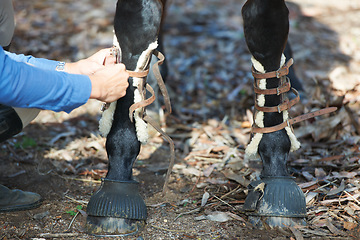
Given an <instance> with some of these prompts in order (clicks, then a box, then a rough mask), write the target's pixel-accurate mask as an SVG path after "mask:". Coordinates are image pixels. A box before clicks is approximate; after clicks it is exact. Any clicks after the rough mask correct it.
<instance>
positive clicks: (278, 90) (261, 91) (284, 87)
mask: <svg viewBox="0 0 360 240" xmlns="http://www.w3.org/2000/svg"><path fill="white" fill-rule="evenodd" d="M284 77H285V76H284ZM290 89H291V85H290V79H289V78H288V77H286V80H285V82H284V83H283V84H282V85H281V86H280V87H277V88H270V89H261V88H259V87H257V86H256V84H255V83H254V92H255V93H257V94H264V95H274V94H276V95H280V94H282V93H286V92H288V91H289V90H290Z"/></svg>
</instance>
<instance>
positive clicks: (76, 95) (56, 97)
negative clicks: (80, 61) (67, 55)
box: [0, 47, 91, 113]
mask: <svg viewBox="0 0 360 240" xmlns="http://www.w3.org/2000/svg"><path fill="white" fill-rule="evenodd" d="M58 63H59V62H57V61H52V60H47V59H42V58H34V57H32V56H25V55H17V54H14V53H9V52H5V51H4V50H3V49H2V48H1V47H0V103H1V104H4V105H8V106H12V107H20V108H39V109H47V110H52V111H56V112H59V111H65V112H68V113H69V112H71V111H72V110H73V109H75V108H77V107H79V106H81V105H83V104H85V103H86V102H87V100H88V99H89V97H90V93H91V81H90V78H89V77H88V76H85V75H77V74H68V73H65V72H58V71H55V68H56V66H57V64H58ZM30 64H31V65H33V66H31V65H30Z"/></svg>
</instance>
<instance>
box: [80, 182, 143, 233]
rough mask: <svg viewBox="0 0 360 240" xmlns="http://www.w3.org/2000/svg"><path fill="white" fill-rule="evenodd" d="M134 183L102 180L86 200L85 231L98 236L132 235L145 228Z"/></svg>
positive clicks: (141, 200)
mask: <svg viewBox="0 0 360 240" xmlns="http://www.w3.org/2000/svg"><path fill="white" fill-rule="evenodd" d="M138 185H139V184H138V183H137V182H135V181H133V182H123V181H115V180H110V179H103V181H102V184H101V187H100V188H99V190H98V191H97V192H96V193H95V194H94V195H93V196H92V197H91V198H90V201H89V203H88V206H87V210H86V211H87V214H88V217H87V219H86V226H85V229H86V231H87V232H88V233H89V234H92V235H98V236H110V235H111V236H125V235H130V234H135V233H137V232H139V231H141V229H142V228H143V227H144V226H145V220H146V217H147V210H146V205H145V202H144V200H143V199H142V197H141V196H140V193H139V188H138Z"/></svg>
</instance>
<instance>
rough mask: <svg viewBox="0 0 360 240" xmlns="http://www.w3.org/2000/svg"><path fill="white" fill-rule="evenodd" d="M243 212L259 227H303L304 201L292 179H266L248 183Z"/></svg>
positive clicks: (301, 193) (302, 194)
mask: <svg viewBox="0 0 360 240" xmlns="http://www.w3.org/2000/svg"><path fill="white" fill-rule="evenodd" d="M244 210H245V212H246V214H247V215H249V221H250V222H251V223H252V224H253V225H255V226H258V227H263V226H264V223H265V224H266V225H268V226H269V227H289V226H294V225H305V224H306V223H305V217H306V201H305V195H304V193H303V192H302V191H301V189H300V187H299V186H298V185H297V184H296V183H295V181H294V180H293V178H291V177H266V178H262V179H261V180H259V181H255V182H252V183H250V185H249V194H248V196H247V197H246V200H245V204H244Z"/></svg>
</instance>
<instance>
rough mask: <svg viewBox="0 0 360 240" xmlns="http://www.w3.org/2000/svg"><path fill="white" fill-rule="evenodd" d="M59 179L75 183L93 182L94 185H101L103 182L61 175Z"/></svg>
mask: <svg viewBox="0 0 360 240" xmlns="http://www.w3.org/2000/svg"><path fill="white" fill-rule="evenodd" d="M59 177H61V178H63V179H67V180H75V181H81V182H92V183H101V180H93V179H82V178H72V177H64V176H61V175H59Z"/></svg>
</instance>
